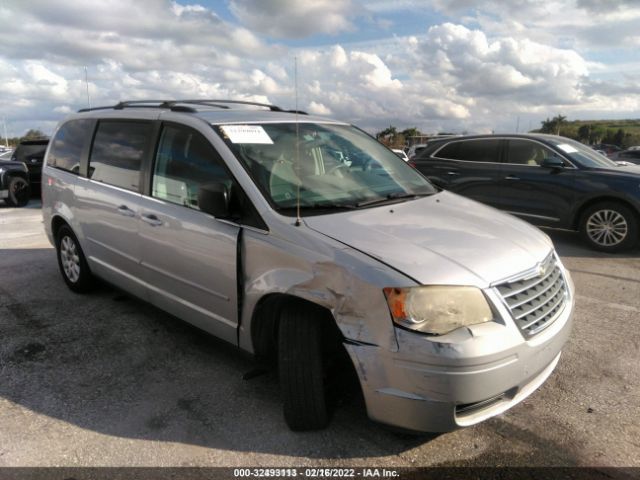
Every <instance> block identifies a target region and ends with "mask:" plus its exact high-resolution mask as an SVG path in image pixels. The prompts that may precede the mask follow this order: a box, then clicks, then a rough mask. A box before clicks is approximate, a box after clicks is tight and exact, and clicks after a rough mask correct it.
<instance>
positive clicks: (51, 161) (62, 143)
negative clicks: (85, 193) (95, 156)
mask: <svg viewBox="0 0 640 480" xmlns="http://www.w3.org/2000/svg"><path fill="white" fill-rule="evenodd" d="M92 126H93V121H92V120H89V119H80V120H70V121H68V122H67V123H65V124H64V125H62V127H60V129H59V130H58V132H57V133H56V136H55V137H54V138H53V140H51V148H50V149H49V156H48V157H47V165H49V166H51V167H55V168H59V169H61V170H66V171H67V172H71V173H75V174H76V175H77V174H78V173H79V171H80V160H81V156H82V151H83V150H84V148H85V146H86V145H87V143H88V142H89V141H90V139H91V129H92Z"/></svg>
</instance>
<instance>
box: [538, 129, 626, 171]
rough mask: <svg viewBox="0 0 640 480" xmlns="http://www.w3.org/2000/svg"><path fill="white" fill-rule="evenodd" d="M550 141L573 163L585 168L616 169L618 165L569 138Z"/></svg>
mask: <svg viewBox="0 0 640 480" xmlns="http://www.w3.org/2000/svg"><path fill="white" fill-rule="evenodd" d="M549 141H550V142H551V143H552V144H554V145H555V146H556V147H557V148H559V149H560V150H561V151H562V152H564V154H565V155H566V156H567V157H569V158H570V159H571V160H572V161H575V162H576V163H577V164H579V165H581V166H583V167H591V168H616V167H617V166H618V165H617V164H616V163H615V162H614V161H613V160H609V159H608V158H607V157H605V156H604V155H602V154H601V153H598V152H596V151H595V150H593V149H592V148H590V147H587V146H586V145H583V144H582V143H580V142H576V141H575V140H571V139H569V138H564V137H558V138H553V139H549Z"/></svg>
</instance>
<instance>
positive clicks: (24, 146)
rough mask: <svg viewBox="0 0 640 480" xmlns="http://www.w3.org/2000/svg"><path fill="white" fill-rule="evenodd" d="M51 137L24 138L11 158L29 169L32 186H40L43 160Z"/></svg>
mask: <svg viewBox="0 0 640 480" xmlns="http://www.w3.org/2000/svg"><path fill="white" fill-rule="evenodd" d="M48 144H49V139H47V138H41V139H37V140H23V141H22V142H20V144H19V145H18V146H17V147H16V149H15V151H14V152H13V155H12V156H11V160H12V161H14V162H22V163H24V164H25V165H26V166H27V168H28V169H29V181H30V183H31V185H32V187H35V188H36V189H38V188H39V187H40V177H41V176H42V161H43V159H44V153H45V151H46V150H47V145H48Z"/></svg>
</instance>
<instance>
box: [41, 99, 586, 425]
mask: <svg viewBox="0 0 640 480" xmlns="http://www.w3.org/2000/svg"><path fill="white" fill-rule="evenodd" d="M42 197H43V213H44V224H45V228H46V232H47V235H48V237H49V239H50V241H51V242H52V244H53V245H55V247H56V251H57V257H58V263H59V266H60V270H61V273H62V277H63V279H64V281H65V282H66V284H67V285H68V286H69V288H71V289H72V290H73V291H76V292H86V291H88V290H89V289H90V287H91V286H92V282H93V280H94V278H95V277H99V278H101V279H103V280H105V281H107V282H109V283H112V284H114V285H116V286H117V287H119V288H121V289H123V290H125V291H127V292H130V293H131V294H133V295H135V296H137V297H139V298H141V299H143V300H145V301H147V302H150V303H152V304H154V305H156V306H157V307H159V308H161V309H163V310H165V311H167V312H169V313H171V314H173V315H175V316H177V317H179V318H181V319H184V320H186V321H188V322H190V323H192V324H194V325H196V326H197V327H199V328H201V329H203V330H205V331H207V332H210V333H211V334H213V335H216V336H218V337H220V338H222V339H224V340H226V341H228V342H230V343H233V344H235V345H237V346H238V347H239V348H241V349H243V350H245V351H247V352H250V353H252V354H254V355H255V356H256V357H258V358H262V359H272V360H273V361H274V364H276V365H277V368H278V372H279V378H280V382H281V388H282V396H283V401H284V417H285V420H286V422H287V424H288V425H289V427H290V428H292V429H294V430H309V429H317V428H322V427H324V426H326V425H327V423H328V422H329V418H330V413H331V408H330V404H331V394H330V393H328V392H330V390H329V389H327V385H328V382H330V381H331V372H332V370H331V368H330V367H331V365H332V362H333V360H334V358H335V357H336V356H339V355H340V354H341V353H343V354H344V353H345V352H346V353H348V357H347V358H348V359H350V362H351V363H352V364H353V366H354V369H355V372H357V376H358V378H359V383H360V386H361V389H362V393H363V396H364V399H365V403H366V408H367V412H368V414H369V416H370V418H372V419H374V420H376V421H379V422H382V423H385V424H388V425H392V426H395V427H399V428H402V429H406V430H412V431H420V432H422V431H430V432H436V431H448V430H453V429H455V428H459V427H463V426H468V425H473V424H475V423H478V422H480V421H482V420H485V419H487V418H489V417H491V416H494V415H496V414H499V413H501V412H504V411H505V410H507V409H508V408H510V407H512V406H513V405H515V404H517V403H518V402H520V401H521V400H523V399H524V398H526V397H527V396H528V395H529V394H531V393H532V392H533V391H534V390H535V389H536V388H538V387H539V386H540V385H541V384H542V383H543V382H544V381H545V380H546V379H547V377H549V375H550V374H551V372H552V371H553V369H554V368H555V366H556V364H557V363H558V360H559V358H560V351H561V349H562V347H563V345H564V344H565V342H566V340H567V337H568V335H569V332H570V330H571V323H572V314H573V309H574V288H573V284H572V282H571V278H570V277H569V273H568V272H567V270H566V269H565V268H564V267H563V265H562V263H561V261H560V259H559V257H558V255H557V254H556V252H555V251H554V248H553V244H552V243H551V241H550V239H549V238H548V237H547V236H546V235H545V234H544V233H542V232H541V231H540V230H538V229H536V228H534V227H532V226H530V225H529V224H527V223H525V222H523V221H521V220H518V219H516V218H514V217H512V216H510V215H507V214H504V213H501V212H499V211H497V210H494V209H493V208H490V207H487V206H484V205H481V204H480V203H476V202H474V201H472V200H468V199H465V198H463V197H460V196H457V195H454V194H452V193H448V192H446V191H442V190H440V189H438V188H436V187H434V186H433V185H432V184H431V183H429V181H428V180H426V179H425V178H424V177H423V176H422V175H421V174H420V173H419V172H417V171H416V170H415V169H413V168H412V167H411V166H409V165H408V164H406V163H405V162H404V161H402V160H401V159H399V158H398V157H397V156H396V155H395V154H394V153H393V152H392V151H390V150H388V149H387V148H386V147H384V146H383V145H381V144H380V143H378V142H377V141H376V140H375V139H373V138H372V137H370V136H369V135H368V134H366V133H365V132H363V131H361V130H359V129H358V128H356V127H353V126H351V125H348V124H345V123H343V122H338V121H333V120H328V119H326V118H318V117H312V116H308V115H306V114H304V112H298V111H284V110H282V109H280V108H278V107H276V106H273V105H262V104H254V103H249V102H234V101H229V100H209V101H206V100H199V101H160V102H152V101H148V102H140V101H139V102H121V103H119V104H117V105H115V106H113V107H103V108H98V109H92V110H86V111H80V112H79V113H77V114H74V115H72V116H71V117H69V118H67V119H66V120H64V121H63V122H61V123H60V125H59V126H58V128H57V129H56V131H55V133H54V135H53V137H52V141H51V142H50V144H49V147H48V150H47V153H46V160H45V167H44V170H43V191H42ZM345 356H346V354H345Z"/></svg>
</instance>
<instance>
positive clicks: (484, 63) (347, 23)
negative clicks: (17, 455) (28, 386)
mask: <svg viewBox="0 0 640 480" xmlns="http://www.w3.org/2000/svg"><path fill="white" fill-rule="evenodd" d="M396 3H397V2H389V1H388V0H375V1H373V2H360V3H357V0H343V1H329V0H322V1H314V2H303V1H293V0H277V1H276V0H269V1H254V2H251V3H250V2H248V1H246V0H230V3H229V5H230V6H231V7H232V8H233V9H234V13H235V14H236V15H237V16H238V18H239V19H240V21H241V22H242V24H236V23H233V21H231V22H230V21H226V20H223V18H222V17H221V16H220V15H218V13H217V12H216V11H213V10H212V9H210V8H207V7H204V6H201V5H197V4H189V3H178V2H169V1H168V0H141V1H140V2H134V3H133V4H132V3H130V2H128V1H127V0H109V1H108V2H107V1H104V2H63V1H62V0H49V1H44V0H33V1H30V2H19V1H18V0H10V1H8V2H7V1H5V3H4V4H0V23H1V24H2V25H3V28H2V29H0V45H2V49H0V85H2V88H0V105H2V115H3V116H6V117H7V118H8V123H9V125H8V127H9V129H10V134H20V133H23V132H24V131H26V130H27V129H29V128H40V129H43V130H45V131H48V132H50V131H51V129H52V128H53V126H54V125H55V123H56V121H57V120H58V119H60V118H61V117H62V116H63V115H65V114H67V113H68V112H70V111H74V110H76V109H78V108H81V107H85V106H86V104H87V92H86V85H85V81H84V68H83V67H84V66H85V65H86V66H87V67H88V76H89V91H90V95H91V103H92V104H93V105H94V106H95V105H108V104H113V103H115V102H117V101H119V100H123V99H142V98H194V97H201V98H235V99H241V98H242V99H250V100H255V101H261V102H270V103H271V102H272V103H276V104H279V105H281V106H283V107H284V108H294V104H295V92H294V91H293V88H294V72H293V69H294V67H293V65H294V57H297V58H298V85H299V92H298V95H299V107H300V108H301V109H303V110H305V109H306V110H308V111H309V112H310V113H314V114H318V115H331V116H333V117H335V118H338V119H341V120H346V121H348V122H352V123H355V124H357V125H359V126H362V127H364V128H366V129H368V130H370V131H373V130H377V129H381V128H383V127H386V126H388V125H389V124H394V125H396V126H398V127H405V126H416V127H418V128H420V129H422V130H424V131H437V130H440V129H445V130H450V131H451V130H453V131H469V132H473V131H491V130H496V131H504V130H508V129H511V130H513V126H515V123H516V118H517V117H521V118H522V125H526V122H527V121H530V119H531V121H533V122H534V124H533V127H536V126H538V123H537V122H538V121H539V120H540V119H543V118H546V117H547V116H553V115H555V114H558V113H561V114H563V115H567V116H569V117H570V118H575V117H579V116H580V115H582V114H585V115H587V114H588V115H596V116H598V117H603V116H604V117H606V116H607V115H609V116H610V115H612V114H614V113H612V112H615V114H616V115H622V116H624V115H625V114H635V115H637V111H638V110H640V91H639V90H638V87H637V82H636V80H635V77H636V76H637V73H638V72H639V71H640V67H639V66H638V63H637V62H636V61H633V60H629V61H628V62H627V63H620V65H619V66H618V67H616V68H617V70H618V71H622V72H623V74H616V70H613V69H612V67H611V63H610V62H605V61H596V60H594V59H593V58H589V56H588V55H586V54H585V53H584V52H583V50H581V47H580V45H586V44H588V42H589V41H590V39H595V36H596V35H597V32H596V30H595V28H596V26H597V27H598V28H599V27H600V26H602V27H603V30H602V32H601V35H602V37H603V41H606V42H610V43H612V42H614V41H615V40H616V38H618V37H619V38H625V39H630V40H629V41H634V40H633V39H637V38H638V37H637V35H638V33H637V32H635V31H634V30H633V28H632V24H633V23H634V21H635V22H636V23H637V21H638V19H640V16H639V15H640V12H638V9H637V8H635V7H633V6H632V5H631V4H628V5H626V6H624V7H621V8H617V9H616V8H612V9H610V10H606V11H603V12H599V13H597V14H594V12H596V11H597V10H598V8H599V7H598V5H597V4H596V3H594V2H593V1H591V0H577V3H569V4H567V3H566V2H559V1H549V2H538V1H533V0H523V1H520V2H516V3H517V5H515V4H512V2H500V1H497V0H492V1H489V2H487V3H486V7H485V5H484V4H483V7H482V10H480V9H478V8H477V7H476V6H475V3H476V2H471V1H468V0H451V1H445V0H436V1H435V2H432V3H429V4H425V3H424V2H419V1H417V0H400V3H397V5H396ZM394 5H396V7H397V8H401V7H402V8H406V9H428V8H431V7H434V8H438V9H439V11H440V12H442V14H452V15H455V16H456V17H457V18H465V19H468V20H457V21H456V23H453V22H450V23H442V24H439V25H435V26H432V27H430V28H429V27H428V26H427V25H425V28H424V30H423V31H422V33H420V34H417V35H411V36H407V37H402V36H399V37H393V36H392V37H390V38H387V39H380V38H372V39H369V40H367V41H362V42H359V43H352V44H348V43H344V42H341V41H336V42H334V45H330V46H322V47H320V46H306V47H301V48H298V49H293V48H291V47H286V46H285V45H283V44H281V43H278V42H279V41H277V42H276V41H272V40H269V39H267V38H266V37H264V36H261V35H260V34H259V33H258V32H263V33H264V34H266V35H271V36H274V37H276V36H277V37H278V38H285V37H287V38H301V37H307V40H308V39H309V38H310V37H311V36H312V35H314V34H319V35H327V34H336V33H338V32H343V31H351V30H352V29H354V28H357V25H356V24H357V19H358V18H360V15H361V14H362V13H363V12H364V13H365V14H366V15H378V14H380V15H382V14H384V13H385V12H390V11H391V9H393V8H394V7H393V6H394ZM563 5H564V9H563V8H562V7H563ZM365 7H366V8H368V9H369V12H368V13H367V12H365ZM216 8H222V7H221V6H220V7H216ZM371 11H375V12H377V13H375V14H371ZM594 15H597V22H595V21H594V18H593V17H594ZM380 20H384V19H382V18H378V19H374V21H373V22H371V21H370V19H369V20H366V21H369V23H368V25H375V24H376V22H378V23H379V21H380ZM463 23H465V24H463ZM563 28H565V30H563ZM616 28H619V32H618V33H619V35H618V37H616V35H617V33H616ZM272 29H274V30H273V31H271V30H272ZM567 29H568V30H567ZM276 30H277V31H276ZM566 31H571V32H577V33H575V35H576V36H575V38H574V37H571V35H573V33H572V34H571V35H568V36H567V34H566ZM308 43H309V42H308V41H306V42H305V44H306V45H307V44H308ZM624 73H626V74H627V75H626V76H625V75H624ZM594 112H595V113H594ZM597 112H601V113H599V114H598V113H597Z"/></svg>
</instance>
